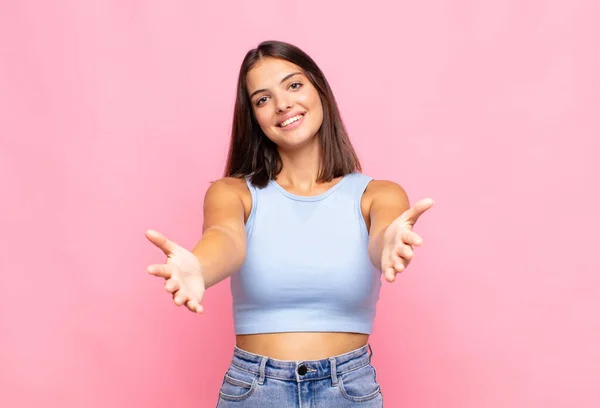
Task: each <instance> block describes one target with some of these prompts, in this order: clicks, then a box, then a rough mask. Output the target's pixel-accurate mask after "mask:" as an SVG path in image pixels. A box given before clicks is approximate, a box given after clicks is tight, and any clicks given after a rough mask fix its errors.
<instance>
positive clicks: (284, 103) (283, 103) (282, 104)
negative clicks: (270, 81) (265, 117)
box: [277, 97, 292, 112]
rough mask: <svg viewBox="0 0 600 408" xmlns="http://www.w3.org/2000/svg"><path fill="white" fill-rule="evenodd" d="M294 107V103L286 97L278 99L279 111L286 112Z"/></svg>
mask: <svg viewBox="0 0 600 408" xmlns="http://www.w3.org/2000/svg"><path fill="white" fill-rule="evenodd" d="M291 107H292V103H291V101H290V99H289V98H286V97H278V98H277V111H278V112H285V111H286V110H288V109H290V108H291Z"/></svg>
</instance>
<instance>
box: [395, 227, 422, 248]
mask: <svg viewBox="0 0 600 408" xmlns="http://www.w3.org/2000/svg"><path fill="white" fill-rule="evenodd" d="M400 241H401V242H402V243H403V244H405V245H417V246H419V245H423V238H421V237H420V236H419V234H417V233H416V232H414V231H412V230H408V229H404V230H403V231H402V232H401V233H400Z"/></svg>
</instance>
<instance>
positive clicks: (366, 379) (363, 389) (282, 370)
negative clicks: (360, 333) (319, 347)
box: [217, 345, 383, 408]
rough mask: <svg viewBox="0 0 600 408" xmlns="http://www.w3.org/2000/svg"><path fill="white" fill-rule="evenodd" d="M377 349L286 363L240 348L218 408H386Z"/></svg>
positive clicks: (365, 349) (359, 350)
mask: <svg viewBox="0 0 600 408" xmlns="http://www.w3.org/2000/svg"><path fill="white" fill-rule="evenodd" d="M370 350H371V347H370V346H369V345H365V346H363V347H361V348H359V349H356V350H353V351H350V352H348V353H345V354H341V355H339V356H334V357H330V358H326V359H323V360H313V361H282V360H275V359H272V358H269V357H265V356H260V355H257V354H252V353H249V352H247V351H244V350H241V349H239V348H238V347H235V349H234V353H233V358H232V361H231V365H230V366H229V369H228V370H227V373H226V374H225V377H224V379H223V384H222V386H221V389H220V391H219V401H218V403H217V408H227V407H232V408H242V407H252V408H262V407H275V408H292V407H294V408H344V407H362V408H375V407H377V408H381V407H383V396H382V395H381V390H380V388H379V384H378V383H377V379H376V372H375V368H374V367H373V366H372V365H371V355H372V351H371V354H369V351H370Z"/></svg>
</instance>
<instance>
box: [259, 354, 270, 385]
mask: <svg viewBox="0 0 600 408" xmlns="http://www.w3.org/2000/svg"><path fill="white" fill-rule="evenodd" d="M267 360H268V357H263V358H262V359H261V360H260V368H259V369H258V384H259V385H263V384H264V383H265V366H266V365H267Z"/></svg>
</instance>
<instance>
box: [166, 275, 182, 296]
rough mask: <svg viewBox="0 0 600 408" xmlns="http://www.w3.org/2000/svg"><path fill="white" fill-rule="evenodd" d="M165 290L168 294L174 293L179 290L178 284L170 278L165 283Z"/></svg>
mask: <svg viewBox="0 0 600 408" xmlns="http://www.w3.org/2000/svg"><path fill="white" fill-rule="evenodd" d="M165 290H166V291H167V292H169V293H175V292H177V291H178V290H179V282H178V281H177V279H174V278H171V279H168V280H167V281H166V282H165Z"/></svg>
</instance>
